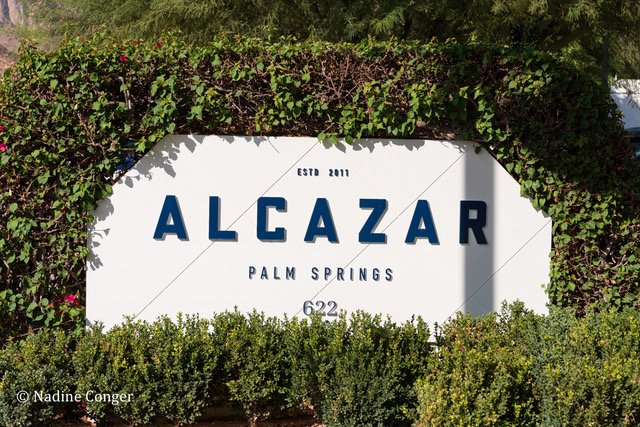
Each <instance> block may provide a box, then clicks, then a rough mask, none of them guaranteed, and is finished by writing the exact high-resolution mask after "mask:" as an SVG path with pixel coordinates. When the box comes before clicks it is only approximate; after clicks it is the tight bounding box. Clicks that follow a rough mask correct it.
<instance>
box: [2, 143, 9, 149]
mask: <svg viewBox="0 0 640 427" xmlns="http://www.w3.org/2000/svg"><path fill="white" fill-rule="evenodd" d="M7 148H9V147H7V146H6V145H5V144H4V142H0V151H7Z"/></svg>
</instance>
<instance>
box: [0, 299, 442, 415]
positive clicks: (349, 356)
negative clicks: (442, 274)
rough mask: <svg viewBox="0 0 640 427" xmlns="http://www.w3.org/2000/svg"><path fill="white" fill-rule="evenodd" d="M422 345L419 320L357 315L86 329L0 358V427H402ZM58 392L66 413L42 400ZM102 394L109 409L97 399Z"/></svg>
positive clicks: (32, 339) (31, 342) (29, 343)
mask: <svg viewBox="0 0 640 427" xmlns="http://www.w3.org/2000/svg"><path fill="white" fill-rule="evenodd" d="M429 335H430V334H429V331H428V328H427V326H426V324H425V323H424V322H422V321H420V320H417V321H411V322H406V323H404V324H402V325H396V324H393V323H391V322H388V321H387V322H384V323H383V322H382V321H381V319H380V318H379V317H372V316H369V315H367V314H364V313H356V314H354V315H353V316H352V317H351V319H349V320H347V319H346V318H345V317H344V316H341V317H340V318H339V319H337V320H336V321H334V322H326V321H323V320H322V319H321V318H320V317H313V318H310V319H304V320H302V321H298V320H291V321H289V320H278V319H275V318H265V317H264V315H261V314H258V313H255V312H254V313H251V314H248V315H246V316H245V315H242V314H240V313H238V312H232V313H228V312H227V313H223V314H220V315H217V316H215V317H214V318H213V319H211V320H203V319H196V318H186V319H184V318H182V317H179V318H178V320H177V322H171V321H169V320H168V319H167V318H162V319H159V320H158V321H156V322H154V323H146V322H131V321H128V322H126V323H124V324H123V325H121V326H116V327H114V328H113V329H111V330H109V331H106V332H104V331H102V329H101V328H99V327H92V328H90V329H88V330H87V331H86V332H84V333H82V334H81V335H80V336H79V337H78V338H77V339H72V338H71V336H70V335H69V334H67V333H65V332H63V331H62V330H60V329H58V330H56V331H52V330H43V331H41V332H37V333H33V334H29V336H28V337H27V338H25V339H23V340H20V341H18V342H15V343H10V344H9V345H8V346H7V347H6V348H5V349H4V350H2V351H0V372H1V373H2V374H0V424H2V425H43V424H55V423H62V422H69V421H73V420H77V419H78V418H80V417H81V416H83V415H87V416H89V417H90V418H92V419H94V420H96V421H97V422H98V424H100V425H114V424H118V423H126V424H134V425H141V424H157V423H171V424H180V425H182V424H188V423H193V422H194V421H196V419H197V417H198V416H199V415H201V414H202V411H203V409H204V408H207V407H229V408H235V409H236V410H237V413H238V414H239V416H241V417H243V418H244V419H247V420H249V421H250V423H251V424H255V423H256V422H257V421H259V420H261V419H264V418H267V417H273V416H282V415H287V414H301V413H303V414H312V415H315V416H316V417H317V418H318V419H323V420H325V422H326V423H327V424H329V425H345V426H346V425H352V426H355V425H399V424H408V423H409V422H410V421H411V416H412V414H413V413H415V410H416V403H417V401H416V399H415V390H414V388H413V384H414V382H415V381H416V380H417V379H418V378H419V377H420V376H422V375H424V374H425V373H426V372H427V364H428V363H430V357H429V355H430V353H431V344H430V343H429V342H428V339H429ZM20 391H26V392H28V393H29V395H30V399H29V400H28V401H27V402H26V403H19V402H18V400H17V399H18V393H19V392H20ZM57 391H60V392H61V394H69V395H72V396H73V399H71V400H73V401H68V400H69V399H67V401H66V402H53V403H52V402H48V401H46V398H42V399H41V397H40V396H44V395H45V394H46V393H49V394H50V395H52V394H55V392H57ZM36 393H40V394H39V395H36ZM105 393H106V394H108V396H109V397H108V399H109V400H108V401H107V398H102V397H101V398H100V399H102V400H103V401H99V400H98V399H97V398H96V396H98V395H100V396H102V394H105ZM76 394H77V395H78V396H79V397H80V399H79V401H78V402H76V401H75V395H76ZM43 399H44V400H45V401H44V402H42V401H40V400H43ZM49 400H51V401H53V400H54V398H53V397H51V398H49ZM58 400H60V399H58ZM115 401H117V402H118V403H117V404H114V403H115Z"/></svg>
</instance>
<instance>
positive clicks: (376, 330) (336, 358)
mask: <svg viewBox="0 0 640 427" xmlns="http://www.w3.org/2000/svg"><path fill="white" fill-rule="evenodd" d="M292 329H293V331H294V334H293V340H292V341H293V343H294V344H293V351H296V352H297V353H294V354H296V356H297V357H294V358H293V360H294V361H296V362H297V366H295V367H294V372H300V373H302V375H301V376H299V377H298V380H299V383H298V386H299V387H300V389H298V392H299V393H300V392H301V393H302V396H301V397H302V401H303V402H305V404H306V405H307V406H308V407H312V408H313V410H314V413H315V414H316V416H317V417H318V418H320V419H322V420H323V422H325V423H327V424H328V425H330V426H365V425H379V426H389V425H400V424H409V423H410V421H411V415H412V414H413V412H412V411H414V410H415V394H414V393H415V391H414V389H413V384H414V382H415V381H416V380H417V379H418V378H419V377H420V376H421V375H423V374H424V373H425V372H426V367H427V364H428V363H429V361H430V354H431V345H430V344H429V330H428V327H427V326H426V324H425V323H424V322H423V321H422V320H420V319H418V320H417V321H416V322H413V321H412V322H406V323H404V324H402V325H400V326H396V325H395V324H394V323H392V322H390V321H389V320H387V321H385V322H384V323H383V322H382V321H381V318H380V316H371V315H368V314H365V313H356V314H354V315H352V316H351V318H350V319H349V321H347V320H346V319H345V318H344V317H341V318H340V319H338V320H336V321H334V322H332V323H326V322H322V320H320V318H313V319H312V320H311V324H310V325H309V326H308V327H307V323H306V321H303V322H302V323H301V324H299V325H296V326H295V327H293V328H292ZM296 332H297V333H296Z"/></svg>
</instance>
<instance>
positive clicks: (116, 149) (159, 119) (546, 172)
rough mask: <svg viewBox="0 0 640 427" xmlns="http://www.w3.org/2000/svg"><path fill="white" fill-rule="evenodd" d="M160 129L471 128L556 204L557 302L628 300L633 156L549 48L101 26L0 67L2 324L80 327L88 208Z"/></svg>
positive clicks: (543, 203)
mask: <svg viewBox="0 0 640 427" xmlns="http://www.w3.org/2000/svg"><path fill="white" fill-rule="evenodd" d="M167 134H232V135H291V136H317V137H318V138H319V139H320V140H328V141H332V142H337V141H338V139H344V140H345V141H346V142H347V143H351V142H353V140H355V139H358V138H365V137H394V138H429V139H462V140H472V141H475V142H476V143H477V144H478V145H480V146H483V147H484V148H485V149H486V150H488V151H489V152H490V153H491V154H492V155H493V156H495V157H496V159H497V160H498V161H500V162H501V164H502V165H503V166H504V167H505V168H506V170H507V171H509V172H510V173H511V175H512V176H513V177H514V178H515V179H517V180H518V182H520V184H521V186H522V191H523V193H524V194H527V195H528V196H529V197H531V199H532V200H533V204H534V206H535V207H536V208H539V209H543V210H544V211H545V212H547V213H548V214H549V215H550V216H551V217H552V218H553V219H554V236H553V251H552V254H551V259H550V262H551V275H550V283H549V284H548V286H547V291H548V293H549V296H550V299H551V301H552V302H553V303H555V304H557V305H561V306H569V307H572V308H574V309H575V310H577V311H578V312H582V311H583V310H584V309H585V308H586V307H587V306H591V305H597V304H605V305H607V306H613V307H620V306H627V305H634V304H636V302H637V300H638V291H639V290H640V288H639V279H638V278H639V277H640V274H639V273H640V260H639V259H638V258H639V257H640V245H639V244H638V232H639V231H640V209H639V201H640V173H639V169H638V163H637V162H634V161H633V160H632V156H631V150H630V148H629V145H628V143H627V141H625V138H624V133H623V128H622V125H621V122H620V113H619V112H618V110H617V109H616V107H615V104H614V103H613V102H612V101H611V100H610V99H609V96H608V94H607V93H606V92H605V91H603V90H602V89H601V88H599V87H598V86H596V85H595V84H593V83H592V82H591V81H590V80H589V79H588V78H586V77H584V76H581V75H580V74H578V73H577V72H576V71H575V70H574V69H573V68H572V67H571V66H570V65H568V64H566V63H564V62H562V61H561V60H559V59H557V58H555V57H553V56H550V55H547V54H543V53H539V52H536V51H533V50H529V49H520V50H514V49H507V48H493V47H487V46H483V45H480V44H469V45H462V44H458V43H456V42H455V41H451V42H447V43H445V44H434V43H428V44H421V43H415V44H403V43H397V42H385V43H378V42H372V41H367V42H363V43H361V44H357V45H353V44H328V43H298V42H295V41H293V40H280V41H278V42H263V41H257V40H248V39H243V38H232V39H227V38H224V39H218V40H215V41H213V42H212V43H211V44H210V45H209V46H207V47H204V48H202V47H193V46H190V45H185V44H183V43H180V42H178V41H176V40H174V39H173V38H172V37H171V36H170V35H168V36H166V37H163V39H162V40H151V41H149V40H129V39H126V38H118V37H114V36H111V35H109V34H106V33H103V32H98V33H95V34H93V35H92V36H90V37H87V38H76V39H69V40H67V41H66V42H64V43H63V44H62V45H61V46H60V48H59V49H57V50H55V51H53V52H42V51H39V50H38V49H37V47H36V46H33V45H25V46H23V47H22V51H21V56H20V60H19V62H18V63H17V64H16V65H15V66H14V67H12V68H11V69H10V70H8V71H7V72H6V73H5V76H4V79H3V80H2V81H1V82H0V183H2V184H1V187H0V328H2V330H1V332H0V335H2V336H3V337H4V338H7V337H15V336H17V335H18V334H23V333H25V332H27V331H29V330H33V329H38V328H41V327H46V326H54V325H62V326H65V325H66V326H69V327H71V328H76V327H82V325H83V304H84V295H85V269H86V259H87V255H88V249H87V245H86V241H87V226H88V224H89V223H90V222H91V221H92V220H93V218H92V216H91V211H92V209H94V208H95V206H96V203H97V201H98V200H100V199H101V198H103V197H105V196H107V195H109V194H110V191H111V185H112V184H113V183H114V182H115V181H117V180H118V179H119V177H120V176H121V175H122V174H123V173H124V172H125V171H126V170H127V168H128V167H130V166H131V165H132V164H133V163H134V162H135V160H136V159H138V158H140V157H141V156H142V155H143V154H144V153H145V152H146V151H148V150H149V149H150V148H152V147H153V146H154V145H155V143H156V142H157V141H158V140H159V139H161V138H162V137H163V136H164V135H167ZM523 274H526V272H523ZM121 297H122V298H127V296H126V295H122V296H121Z"/></svg>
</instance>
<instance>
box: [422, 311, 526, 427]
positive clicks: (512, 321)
mask: <svg viewBox="0 0 640 427" xmlns="http://www.w3.org/2000/svg"><path fill="white" fill-rule="evenodd" d="M535 321H536V318H535V316H534V315H533V314H531V313H530V312H526V311H524V310H523V309H522V306H521V305H516V306H514V307H512V308H511V309H508V308H506V307H503V311H502V313H501V314H500V315H498V314H496V313H490V314H488V315H486V316H484V317H481V318H472V317H471V316H469V315H458V317H457V318H455V319H452V320H451V321H449V322H447V323H446V324H445V325H444V326H442V327H441V328H437V329H436V337H437V342H438V363H433V364H432V366H431V367H430V368H431V369H430V371H429V374H428V375H427V376H425V377H424V378H422V379H421V380H420V381H418V383H417V385H416V388H417V392H418V402H419V411H418V422H417V425H418V426H427V425H429V426H431V425H433V426H440V425H465V426H487V425H518V426H520V425H534V424H535V420H536V418H537V414H538V408H537V406H538V401H537V397H536V395H535V393H534V380H535V379H534V377H533V374H532V371H531V365H532V360H533V356H532V355H530V354H528V352H527V351H526V349H523V348H521V347H520V340H518V339H516V336H517V335H520V334H522V332H523V330H522V328H523V327H524V328H528V327H531V325H532V324H534V323H535Z"/></svg>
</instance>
